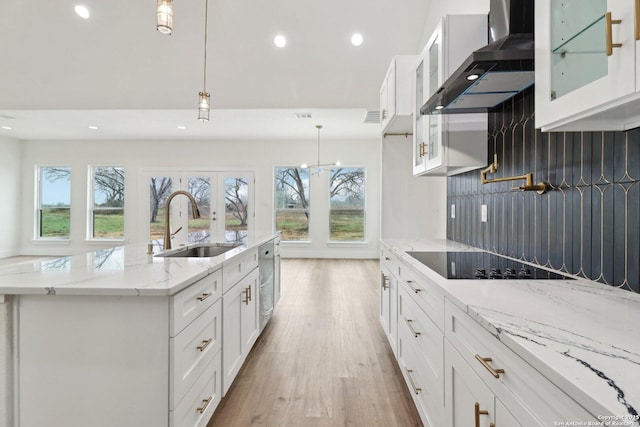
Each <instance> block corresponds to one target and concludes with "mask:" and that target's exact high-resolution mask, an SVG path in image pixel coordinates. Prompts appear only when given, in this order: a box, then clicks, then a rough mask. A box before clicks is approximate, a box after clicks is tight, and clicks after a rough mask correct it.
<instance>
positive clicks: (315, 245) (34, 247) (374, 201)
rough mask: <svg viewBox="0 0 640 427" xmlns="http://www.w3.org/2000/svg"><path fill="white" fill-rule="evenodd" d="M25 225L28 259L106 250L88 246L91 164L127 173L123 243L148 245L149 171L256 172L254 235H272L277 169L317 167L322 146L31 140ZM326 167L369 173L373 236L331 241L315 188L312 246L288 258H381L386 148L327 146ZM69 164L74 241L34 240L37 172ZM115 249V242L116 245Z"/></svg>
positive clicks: (297, 248) (322, 195) (285, 250)
mask: <svg viewBox="0 0 640 427" xmlns="http://www.w3.org/2000/svg"><path fill="white" fill-rule="evenodd" d="M23 153H24V155H23V163H22V166H23V174H22V179H23V183H22V192H23V193H24V194H26V195H29V197H25V198H24V200H23V202H22V211H23V212H25V213H27V214H26V215H24V220H23V223H22V227H21V235H22V240H21V252H22V253H23V254H56V255H58V254H59V255H63V254H71V253H78V252H84V251H87V250H93V249H95V248H96V246H101V245H102V246H105V245H104V244H100V243H96V242H87V241H86V217H87V179H88V178H87V176H88V173H87V170H88V167H89V166H90V165H98V166H99V165H119V166H124V168H125V174H126V176H125V187H126V189H125V207H126V209H125V238H126V242H125V243H139V242H146V241H147V240H148V234H147V232H146V230H140V229H139V227H136V225H137V224H138V223H139V218H141V215H142V216H146V215H148V206H141V203H140V202H139V201H140V200H141V197H142V196H143V195H144V194H145V193H146V192H148V182H146V181H144V182H142V180H141V179H140V175H141V173H142V172H143V171H145V170H149V169H159V168H166V169H172V170H211V171H224V170H228V171H248V170H250V171H255V178H256V188H255V190H256V192H255V194H256V199H255V215H256V219H255V232H256V234H264V233H271V232H272V231H273V181H274V177H273V171H274V166H298V165H300V164H302V163H309V164H311V163H313V162H315V161H316V155H317V154H316V144H315V140H313V138H310V140H308V141H157V142H156V141H26V142H24V143H23ZM322 156H323V159H322V161H323V162H329V161H333V160H340V161H341V163H342V165H344V166H356V167H365V168H366V173H367V184H366V185H367V194H366V203H367V236H366V242H365V243H363V244H337V243H331V244H330V243H329V242H328V212H329V208H328V203H329V198H328V188H326V187H325V188H323V187H322V186H321V185H319V184H318V183H317V182H316V179H315V178H316V177H314V180H312V183H311V205H312V208H311V209H312V213H311V223H310V228H311V236H310V237H311V242H309V243H305V244H294V245H288V244H283V245H282V254H283V256H297V257H356V258H375V257H377V254H378V240H379V224H380V220H379V209H378V207H379V204H380V196H379V189H380V171H379V162H380V142H379V141H378V140H365V141H363V140H359V141H330V140H324V141H322ZM37 165H41V166H47V165H67V166H70V167H71V168H72V178H71V186H72V189H71V203H72V207H71V221H72V223H71V227H72V231H71V237H70V241H69V242H66V243H65V242H51V241H38V240H35V239H34V238H33V237H34V218H35V216H34V214H33V212H34V209H35V207H34V200H33V199H34V198H33V197H32V195H33V193H34V188H35V183H34V178H35V173H34V170H35V167H36V166H37ZM111 245H113V244H111Z"/></svg>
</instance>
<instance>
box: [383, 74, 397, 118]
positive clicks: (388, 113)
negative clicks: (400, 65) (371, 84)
mask: <svg viewBox="0 0 640 427" xmlns="http://www.w3.org/2000/svg"><path fill="white" fill-rule="evenodd" d="M395 114H396V63H395V61H393V62H392V63H391V65H390V66H389V70H388V71H387V75H386V76H385V78H384V82H383V83H382V88H381V89H380V126H382V129H386V127H387V125H388V124H389V121H390V120H391V118H392V117H393V116H394V115H395Z"/></svg>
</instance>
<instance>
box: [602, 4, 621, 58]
mask: <svg viewBox="0 0 640 427" xmlns="http://www.w3.org/2000/svg"><path fill="white" fill-rule="evenodd" d="M621 22H622V19H612V18H611V12H607V13H606V14H605V42H606V46H607V56H611V55H613V48H614V47H615V48H618V47H622V43H614V42H613V24H620V23H621Z"/></svg>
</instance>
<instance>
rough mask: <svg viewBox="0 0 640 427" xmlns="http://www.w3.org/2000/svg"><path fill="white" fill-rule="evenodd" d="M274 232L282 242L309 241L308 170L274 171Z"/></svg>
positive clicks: (279, 169)
mask: <svg viewBox="0 0 640 427" xmlns="http://www.w3.org/2000/svg"><path fill="white" fill-rule="evenodd" d="M274 205H275V219H276V230H278V231H281V232H282V240H293V241H295V240H309V169H308V168H287V167H280V168H276V169H275V201H274Z"/></svg>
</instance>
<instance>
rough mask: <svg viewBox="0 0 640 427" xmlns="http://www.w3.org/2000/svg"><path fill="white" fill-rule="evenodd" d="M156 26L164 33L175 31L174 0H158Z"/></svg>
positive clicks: (169, 33)
mask: <svg viewBox="0 0 640 427" xmlns="http://www.w3.org/2000/svg"><path fill="white" fill-rule="evenodd" d="M156 28H157V30H158V31H159V32H160V33H162V34H168V35H171V33H172V32H173V0H158V7H157V27H156Z"/></svg>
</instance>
